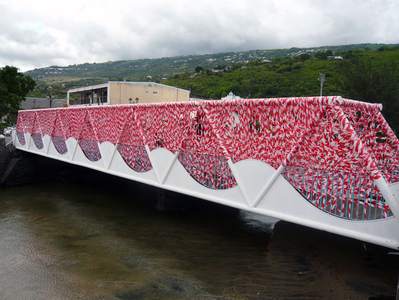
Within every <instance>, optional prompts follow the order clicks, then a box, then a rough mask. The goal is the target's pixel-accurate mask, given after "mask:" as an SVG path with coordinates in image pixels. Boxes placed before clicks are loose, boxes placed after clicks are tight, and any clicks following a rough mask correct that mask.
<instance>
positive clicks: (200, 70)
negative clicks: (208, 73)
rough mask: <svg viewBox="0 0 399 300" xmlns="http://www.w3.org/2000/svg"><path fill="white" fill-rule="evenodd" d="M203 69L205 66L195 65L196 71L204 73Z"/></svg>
mask: <svg viewBox="0 0 399 300" xmlns="http://www.w3.org/2000/svg"><path fill="white" fill-rule="evenodd" d="M202 71H204V68H203V67H201V66H196V67H195V73H202Z"/></svg>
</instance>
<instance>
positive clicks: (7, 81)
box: [0, 66, 35, 127]
mask: <svg viewBox="0 0 399 300" xmlns="http://www.w3.org/2000/svg"><path fill="white" fill-rule="evenodd" d="M34 87H35V81H34V80H33V79H32V78H31V77H30V76H27V75H25V74H23V73H21V72H18V69H17V68H15V67H11V66H5V67H4V68H0V127H4V126H7V125H9V124H13V123H15V121H16V116H17V112H18V109H19V105H20V103H21V101H22V100H23V99H24V98H25V96H26V95H27V94H28V93H29V92H30V91H32V90H33V89H34Z"/></svg>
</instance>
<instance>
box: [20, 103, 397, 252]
mask: <svg viewBox="0 0 399 300" xmlns="http://www.w3.org/2000/svg"><path fill="white" fill-rule="evenodd" d="M13 141H14V144H15V146H16V148H17V149H20V150H23V151H27V152H32V153H36V154H39V155H43V156H46V157H50V158H54V159H57V160H61V161H64V162H68V163H72V164H76V165H80V166H84V167H88V168H92V169H95V170H98V171H102V172H105V173H109V174H112V175H115V176H120V177H123V178H127V179H131V180H135V181H139V182H143V183H146V184H150V185H153V186H157V187H160V188H164V189H168V190H172V191H176V192H180V193H183V194H187V195H192V196H195V197H199V198H202V199H205V200H209V201H213V202H217V203H220V204H224V205H228V206H231V207H236V208H239V209H243V210H247V211H252V212H255V213H259V214H264V215H268V216H272V217H276V218H279V219H282V220H286V221H290V222H294V223H298V224H301V225H305V226H309V227H313V228H317V229H321V230H325V231H329V232H332V233H336V234H340V235H344V236H348V237H352V238H356V239H359V240H363V241H367V242H370V243H374V244H378V245H382V246H386V247H389V248H395V249H398V248H399V222H398V218H397V217H396V215H397V214H396V212H399V209H398V207H399V205H398V204H397V202H398V197H397V196H396V195H398V194H399V183H398V181H399V164H398V162H399V152H398V149H399V146H398V145H399V142H398V140H397V138H396V136H395V135H394V134H393V132H392V130H391V129H390V128H389V126H388V124H387V123H386V121H385V120H384V118H383V117H382V115H381V113H380V107H379V106H378V105H371V104H365V103H361V102H355V101H352V100H344V99H341V98H339V97H324V98H289V99H268V100H267V99H261V100H260V99H256V100H240V101H226V102H225V101H224V102H220V101H219V102H216V101H214V102H201V103H185V104H155V105H134V106H107V107H106V106H103V107H81V108H65V109H48V110H36V111H21V112H20V113H19V115H18V124H17V130H16V132H15V133H14V136H13Z"/></svg>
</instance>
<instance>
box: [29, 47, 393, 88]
mask: <svg viewBox="0 0 399 300" xmlns="http://www.w3.org/2000/svg"><path fill="white" fill-rule="evenodd" d="M382 46H386V45H383V44H354V45H344V46H324V47H315V48H290V49H274V50H252V51H242V52H227V53H217V54H207V55H189V56H177V57H166V58H156V59H139V60H123V61H114V62H105V63H91V64H90V63H85V64H79V65H70V66H51V67H47V68H40V69H34V70H31V71H28V72H26V73H27V74H28V75H30V76H31V77H33V78H34V79H35V80H36V81H43V82H45V83H47V84H62V85H64V86H65V87H73V86H79V85H87V84H93V83H98V82H103V81H106V80H146V79H147V78H150V77H148V76H151V79H152V80H155V81H158V80H162V79H163V80H165V79H168V78H170V77H172V76H174V75H175V74H181V73H187V72H193V71H194V70H195V68H196V67H198V66H200V67H202V68H204V69H214V68H221V67H223V68H224V67H229V66H233V65H235V64H245V63H249V62H252V61H264V62H266V61H268V60H273V59H275V58H278V57H287V56H288V57H294V56H298V55H301V54H304V53H307V54H314V53H317V52H325V51H327V50H330V51H332V52H334V53H337V52H343V51H349V50H355V49H365V48H368V49H371V50H375V49H378V48H380V47H382Z"/></svg>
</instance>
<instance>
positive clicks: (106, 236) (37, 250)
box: [0, 172, 397, 300]
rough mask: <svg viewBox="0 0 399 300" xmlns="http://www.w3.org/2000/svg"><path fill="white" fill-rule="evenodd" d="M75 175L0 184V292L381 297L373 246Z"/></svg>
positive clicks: (386, 294)
mask: <svg viewBox="0 0 399 300" xmlns="http://www.w3.org/2000/svg"><path fill="white" fill-rule="evenodd" d="M69 176H70V175H69ZM85 176H86V177H90V180H85V181H79V180H77V179H75V180H72V179H70V178H67V179H65V178H63V179H59V178H58V177H57V178H50V179H47V180H46V181H45V182H38V183H35V184H29V185H24V186H18V187H9V188H3V189H0V299H115V300H127V299H393V295H394V293H395V288H396V281H397V272H396V267H395V261H394V259H393V257H391V256H387V255H385V251H384V250H383V249H379V248H376V249H374V248H372V250H371V251H364V250H362V244H361V243H360V242H357V241H354V240H350V239H346V238H341V237H337V236H335V235H331V234H326V233H323V232H319V231H316V230H310V229H307V228H304V227H301V226H296V225H292V224H288V223H284V222H280V223H277V224H276V225H275V224H274V223H275V221H276V220H273V219H269V218H266V217H261V216H257V215H253V214H248V213H245V212H240V211H237V210H235V209H230V208H225V207H221V206H219V205H215V204H212V203H208V202H205V201H202V200H196V199H191V198H186V197H183V196H180V197H177V196H176V195H169V196H168V197H175V198H176V199H174V200H173V201H172V202H173V205H172V206H171V207H168V205H166V206H164V209H159V205H156V203H155V201H154V199H155V198H156V191H155V190H154V189H151V188H146V187H144V186H142V185H139V184H135V183H129V182H126V181H124V180H119V179H114V178H112V180H110V177H107V176H103V175H97V174H96V173H94V172H89V173H88V174H87V175H85ZM97 176H98V177H97ZM67 177H68V176H67ZM180 207H183V209H177V208H180ZM273 228H274V230H273Z"/></svg>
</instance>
